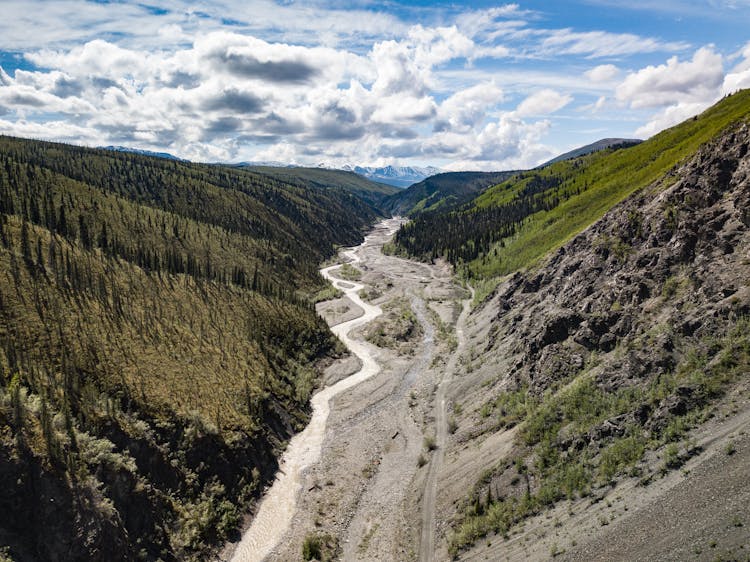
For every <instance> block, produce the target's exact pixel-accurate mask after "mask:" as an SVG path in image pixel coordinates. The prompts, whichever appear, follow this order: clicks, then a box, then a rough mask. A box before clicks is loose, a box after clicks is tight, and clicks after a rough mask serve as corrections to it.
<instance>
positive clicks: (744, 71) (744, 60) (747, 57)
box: [722, 43, 750, 94]
mask: <svg viewBox="0 0 750 562" xmlns="http://www.w3.org/2000/svg"><path fill="white" fill-rule="evenodd" d="M736 56H737V57H738V58H740V62H739V63H737V64H736V65H735V66H734V67H733V68H732V70H730V71H729V72H728V73H727V75H726V77H725V78H724V84H723V85H722V93H724V94H731V93H733V92H736V91H737V90H741V89H742V88H750V43H748V44H747V45H745V47H744V48H743V49H742V51H740V52H739V53H737V55H736Z"/></svg>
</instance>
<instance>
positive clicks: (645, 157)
mask: <svg viewBox="0 0 750 562" xmlns="http://www.w3.org/2000/svg"><path fill="white" fill-rule="evenodd" d="M748 114H750V91H748V90H743V91H741V92H738V93H736V94H734V95H732V96H729V97H727V98H725V99H724V100H722V101H721V102H719V103H718V104H717V105H715V106H714V107H712V108H710V109H708V110H707V111H705V112H704V113H703V114H701V115H699V116H696V117H695V118H693V119H690V120H688V121H686V122H684V123H682V124H681V125H678V126H676V127H673V128H671V129H668V130H666V131H664V132H662V133H660V134H658V135H656V136H654V137H652V138H651V139H649V140H647V141H645V142H643V143H641V144H639V145H637V146H632V147H630V148H624V149H620V150H613V149H607V150H604V151H599V152H595V153H592V154H589V155H586V156H583V157H580V158H575V159H573V160H566V161H563V162H558V163H555V164H552V165H550V166H547V167H545V168H542V169H538V170H530V171H527V172H522V173H520V174H517V175H515V176H513V177H512V178H510V179H508V180H507V181H505V182H503V183H501V184H499V185H494V186H492V187H490V188H488V189H486V190H485V191H483V192H481V193H480V194H479V195H478V196H477V197H476V198H474V199H473V200H472V201H471V202H470V203H468V204H467V205H465V206H464V207H462V208H460V209H458V210H455V211H449V212H445V213H440V212H435V213H429V214H423V215H419V216H417V217H415V219H414V220H413V221H411V222H410V223H408V224H407V225H405V226H404V227H403V228H402V229H401V230H399V232H398V233H397V234H396V237H395V243H396V246H397V248H400V249H401V251H403V252H405V253H407V254H409V255H412V256H417V257H421V258H426V259H434V258H436V257H438V256H443V257H445V258H447V259H448V260H449V261H450V262H451V263H452V264H454V265H458V266H460V270H461V271H463V272H464V274H465V275H467V276H468V277H469V278H473V279H480V280H485V279H491V278H494V277H497V276H500V275H505V274H508V273H511V272H514V271H516V270H518V269H520V268H523V267H526V266H529V265H531V264H533V263H534V262H535V261H537V260H538V259H540V258H541V257H542V256H544V255H546V254H547V253H548V252H550V251H552V250H554V249H556V248H559V247H560V246H561V245H562V244H563V243H565V242H566V241H567V240H569V239H570V238H571V237H572V236H574V235H575V234H577V233H578V232H580V231H581V230H583V229H584V228H586V227H587V226H589V225H591V224H593V223H594V222H595V221H596V220H598V219H599V218H601V217H602V216H603V214H604V213H605V212H606V211H607V210H609V209H610V208H611V207H612V206H613V205H615V204H616V203H618V202H619V201H622V200H623V199H624V198H625V197H627V196H628V195H630V194H632V193H634V192H635V191H637V190H638V189H642V188H644V187H646V186H647V185H649V184H651V183H652V182H654V181H656V180H658V179H659V178H661V177H663V176H664V175H666V174H668V173H669V172H670V170H671V169H672V168H673V167H674V166H675V165H676V164H677V163H678V162H680V161H682V160H684V159H685V158H687V157H689V156H690V155H692V154H694V153H695V152H696V150H698V148H699V147H700V146H701V145H702V144H703V143H705V142H707V141H709V140H711V139H712V138H713V137H715V136H716V135H717V134H718V133H719V132H720V131H722V130H723V129H724V128H726V127H727V126H729V125H731V124H732V123H735V122H737V121H738V120H740V119H744V118H746V117H747V115H748Z"/></svg>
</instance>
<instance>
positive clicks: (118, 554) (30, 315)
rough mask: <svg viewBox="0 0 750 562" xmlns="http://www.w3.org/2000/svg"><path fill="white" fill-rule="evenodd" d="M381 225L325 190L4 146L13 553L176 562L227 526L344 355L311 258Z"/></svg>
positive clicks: (0, 446) (7, 502) (3, 297)
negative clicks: (326, 316)
mask: <svg viewBox="0 0 750 562" xmlns="http://www.w3.org/2000/svg"><path fill="white" fill-rule="evenodd" d="M377 216H378V211H377V210H376V209H375V208H373V207H372V206H371V205H370V204H368V203H366V202H365V201H364V200H363V199H361V198H359V197H357V196H355V195H353V194H352V193H351V192H350V191H347V190H346V189H344V188H337V187H336V186H332V187H328V188H321V187H315V186H309V185H305V184H304V182H299V181H298V182H295V183H286V182H283V181H280V180H278V179H274V178H271V177H269V176H266V175H262V174H260V173H253V172H250V171H246V170H238V169H232V168H227V167H221V166H210V165H198V164H190V163H183V162H176V161H170V160H162V159H157V158H151V157H146V156H141V155H135V154H129V153H116V152H107V151H102V150H92V149H86V148H80V147H73V146H66V145H60V144H52V143H45V142H37V141H29V140H20V139H15V138H9V137H0V406H1V407H0V485H2V486H3V488H4V489H5V490H6V491H9V490H10V493H9V494H4V495H3V496H2V501H3V503H4V505H0V512H2V513H13V514H14V516H13V517H12V518H3V521H2V523H0V533H2V534H3V535H4V536H5V537H6V539H5V540H6V541H8V540H10V541H11V542H16V543H17V544H11V546H12V548H14V549H18V551H19V552H20V551H23V550H24V549H26V550H28V549H29V548H32V549H34V551H33V552H27V553H26V554H28V555H29V556H30V557H38V558H40V559H46V560H63V559H65V560H74V559H86V560H97V559H100V560H115V559H118V560H119V559H122V560H125V559H134V558H140V559H144V560H156V559H162V560H176V559H180V560H183V559H190V558H192V557H200V556H203V555H204V554H205V552H206V551H207V550H210V548H211V546H213V545H216V544H218V543H219V542H220V541H222V540H225V539H226V538H227V537H229V536H230V535H231V534H232V533H235V532H236V531H237V528H238V524H239V522H240V517H241V513H243V511H246V510H247V507H248V506H249V505H250V503H251V502H252V500H253V499H254V498H256V497H257V496H258V495H259V493H260V491H261V489H262V487H263V486H264V484H265V483H266V482H267V481H268V479H269V478H272V477H273V474H274V472H275V470H276V466H277V461H276V456H275V455H276V454H277V453H278V451H279V449H280V448H281V446H282V445H283V444H284V442H285V441H286V440H287V439H288V438H289V437H290V436H291V434H292V433H293V432H294V431H295V430H297V429H299V428H300V427H302V426H303V424H304V423H305V421H306V416H307V414H308V400H309V397H310V395H311V392H312V390H313V388H314V387H315V385H316V383H317V372H318V371H317V370H316V364H317V363H318V362H319V361H323V360H325V359H326V358H329V357H332V356H335V355H336V354H339V353H341V352H342V348H341V346H340V345H341V344H339V343H338V341H337V340H335V338H333V336H332V335H331V334H330V332H329V331H328V329H327V327H326V325H325V323H324V322H323V320H322V319H320V318H319V317H318V316H317V315H316V313H315V311H314V307H313V304H312V302H313V298H314V295H315V294H316V293H317V292H318V291H320V290H321V289H323V288H324V287H325V284H324V282H323V280H322V278H321V277H320V275H319V274H318V271H317V268H318V264H319V263H320V262H321V261H323V260H324V259H326V258H327V257H329V256H331V255H332V254H333V252H334V250H335V247H336V246H337V245H351V244H355V243H357V242H358V241H359V240H360V238H361V235H362V232H363V229H364V228H365V227H366V226H367V225H369V224H370V223H371V222H372V221H373V220H374V219H375V218H376V217H377ZM29 545H33V546H29Z"/></svg>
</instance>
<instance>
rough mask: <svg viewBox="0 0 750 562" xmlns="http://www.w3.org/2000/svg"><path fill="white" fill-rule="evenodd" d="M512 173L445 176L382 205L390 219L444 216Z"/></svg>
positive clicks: (389, 198)
mask: <svg viewBox="0 0 750 562" xmlns="http://www.w3.org/2000/svg"><path fill="white" fill-rule="evenodd" d="M514 173H515V172H446V173H444V174H436V175H434V176H430V177H429V178H426V179H424V180H422V181H421V182H419V183H415V184H414V185H411V186H409V187H408V188H407V189H405V190H403V191H399V192H398V193H395V194H394V195H391V196H390V197H387V198H386V199H384V200H383V202H382V207H383V208H384V209H385V210H386V211H388V212H390V213H392V214H394V215H408V216H415V215H419V214H422V213H430V212H446V211H449V210H451V209H455V208H456V207H458V206H460V205H462V204H463V203H466V202H467V201H470V200H471V199H472V198H473V197H474V196H475V195H477V194H478V193H480V192H481V191H482V190H483V189H486V188H487V187H489V186H491V185H494V184H497V183H499V182H501V181H505V180H506V179H508V178H509V177H510V176H511V175H513V174H514Z"/></svg>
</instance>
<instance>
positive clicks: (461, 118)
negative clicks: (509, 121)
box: [435, 81, 504, 132]
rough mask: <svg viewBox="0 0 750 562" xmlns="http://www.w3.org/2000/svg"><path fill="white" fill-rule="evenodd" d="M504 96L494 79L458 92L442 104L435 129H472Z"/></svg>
mask: <svg viewBox="0 0 750 562" xmlns="http://www.w3.org/2000/svg"><path fill="white" fill-rule="evenodd" d="M503 98H504V96H503V91H502V89H501V88H500V87H499V86H498V85H497V84H495V82H494V81H490V82H485V83H481V84H477V85H475V86H472V87H470V88H466V89H465V90H461V91H459V92H456V93H455V94H453V95H452V96H450V97H449V98H447V99H446V100H445V101H443V103H442V104H440V108H439V110H438V120H437V122H436V124H435V130H437V131H444V130H451V131H457V132H467V131H470V130H471V129H473V128H475V127H476V126H478V125H480V124H481V123H482V122H483V121H484V120H485V118H486V117H487V114H488V112H489V111H490V110H492V109H493V108H495V107H497V106H498V104H500V103H501V102H502V101H503Z"/></svg>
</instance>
